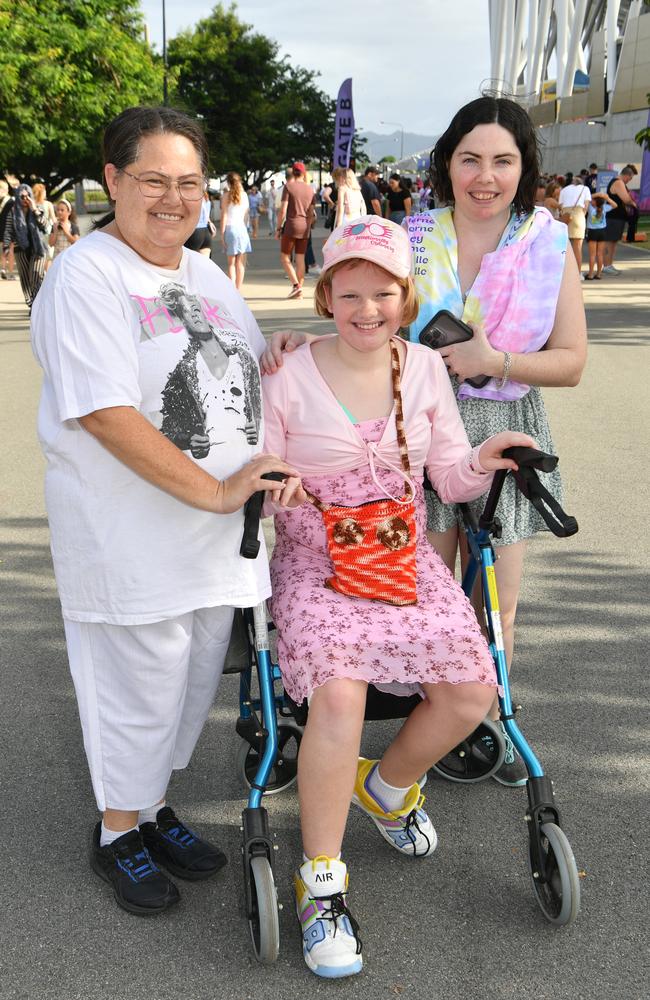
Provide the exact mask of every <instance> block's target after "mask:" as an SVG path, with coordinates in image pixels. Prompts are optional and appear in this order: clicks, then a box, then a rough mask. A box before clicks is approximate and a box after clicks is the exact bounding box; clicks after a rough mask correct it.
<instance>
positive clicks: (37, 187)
mask: <svg viewBox="0 0 650 1000" xmlns="http://www.w3.org/2000/svg"><path fill="white" fill-rule="evenodd" d="M32 193H33V195H34V201H35V202H36V204H37V205H40V204H41V202H42V201H45V196H46V191H45V185H44V184H40V183H38V182H37V183H36V184H32Z"/></svg>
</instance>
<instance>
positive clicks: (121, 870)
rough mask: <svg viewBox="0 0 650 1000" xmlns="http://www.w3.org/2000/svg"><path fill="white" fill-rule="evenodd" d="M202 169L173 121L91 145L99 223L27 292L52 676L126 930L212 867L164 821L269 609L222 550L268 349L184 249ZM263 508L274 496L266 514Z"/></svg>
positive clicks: (260, 461)
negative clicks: (72, 728) (56, 628)
mask: <svg viewBox="0 0 650 1000" xmlns="http://www.w3.org/2000/svg"><path fill="white" fill-rule="evenodd" d="M207 176H208V154H207V146H206V142H205V138H204V136H203V133H202V132H201V129H200V128H199V126H198V125H197V124H196V122H195V121H193V120H192V119H191V118H189V117H188V116H187V115H185V114H183V113H181V112H178V111H175V110H174V109H172V108H129V109H128V110H126V111H123V112H122V114H120V115H118V117H117V118H115V119H114V120H113V121H112V122H110V124H109V125H108V127H107V128H106V132H105V134H104V183H105V186H106V191H107V194H108V196H109V198H110V200H111V203H112V205H113V210H112V211H111V212H110V213H109V214H108V215H107V216H105V218H104V219H102V220H101V222H100V223H99V227H98V228H97V230H96V231H95V232H93V233H92V234H91V235H89V236H87V237H85V238H84V239H82V240H79V241H78V242H77V243H75V244H74V246H71V247H70V249H69V250H66V252H65V253H64V254H61V255H60V256H59V257H57V258H56V260H55V261H54V263H53V265H52V267H51V268H50V270H49V271H48V273H47V275H46V277H45V281H44V283H43V287H42V288H41V291H40V292H39V294H38V297H37V299H36V302H35V305H34V311H33V317H32V330H33V345H34V351H35V353H36V357H37V358H38V361H39V362H40V364H41V366H42V368H43V371H44V380H43V394H42V397H41V404H40V410H39V426H38V430H39V438H40V440H41V444H42V446H43V450H44V452H45V456H46V459H47V472H46V484H45V487H46V503H47V510H48V515H49V524H50V533H51V545H52V555H53V560H54V570H55V574H56V581H57V587H58V590H59V596H60V598H61V605H62V612H63V623H64V627H65V636H66V644H67V650H68V659H69V662H70V670H71V673H72V678H73V681H74V686H75V690H76V694H77V701H78V705H79V715H80V719H81V725H82V730H83V737H84V746H85V749H86V754H87V757H88V764H89V768H90V776H91V780H92V785H93V791H94V793H95V798H96V800H97V806H98V809H99V811H100V812H101V813H102V814H103V815H102V819H101V821H100V822H98V823H96V825H95V827H94V830H93V834H92V840H91V848H90V863H91V866H92V868H93V870H94V871H95V872H96V874H97V875H98V876H99V877H100V878H102V879H103V880H104V881H105V882H107V883H109V884H110V885H111V886H112V889H113V893H114V896H115V899H116V900H117V903H118V904H119V905H120V906H121V907H123V909H125V910H127V911H128V912H130V913H136V914H140V915H148V914H158V913H162V912H163V911H164V910H166V909H168V908H169V907H170V906H172V905H173V904H175V903H177V902H178V899H179V892H178V889H177V888H176V885H175V883H174V882H173V881H172V880H171V878H169V877H168V875H167V874H166V873H163V872H162V871H161V870H160V869H159V868H158V865H160V866H161V867H162V868H164V869H166V872H169V873H171V874H172V875H174V876H177V877H178V878H184V879H189V880H192V881H194V880H197V879H205V878H209V877H210V876H212V875H215V874H216V873H217V872H218V871H219V869H220V868H221V867H222V866H223V865H224V864H225V860H226V859H225V857H224V855H223V853H222V852H221V851H220V850H219V848H218V847H215V846H214V845H212V844H210V843H209V842H208V841H206V840H203V839H202V838H201V837H199V836H198V834H196V833H194V832H193V831H192V830H190V829H189V828H188V827H187V826H186V825H185V823H183V822H182V821H181V820H180V819H179V818H178V817H177V816H176V815H175V813H174V812H173V810H172V809H171V807H170V806H169V805H167V804H166V801H165V799H166V792H167V785H168V782H169V779H170V776H171V773H172V771H173V770H176V769H182V768H184V767H186V766H187V764H188V763H189V760H190V757H191V756H192V752H193V750H194V746H195V744H196V741H197V740H198V738H199V735H200V733H201V729H202V728H203V724H204V722H205V720H206V718H207V716H208V712H209V711H210V707H211V705H212V701H213V698H214V695H215V692H216V689H217V685H218V683H219V677H220V674H221V670H222V667H223V663H224V660H225V656H226V650H227V647H228V642H229V638H230V632H231V626H232V620H233V608H234V607H249V606H251V605H254V604H257V603H258V602H259V601H261V600H264V599H265V598H266V597H268V596H269V593H270V585H269V576H268V565H267V559H266V553H265V549H264V542H263V541H262V545H261V551H260V554H259V556H258V558H257V559H254V560H253V559H250V560H247V559H242V558H241V557H240V555H239V547H240V543H241V537H242V531H243V523H244V518H243V512H242V507H243V505H244V503H245V502H246V500H247V499H248V498H249V497H250V496H251V494H252V493H254V492H255V491H257V490H260V489H263V488H264V486H265V480H263V479H262V478H261V477H262V475H263V474H264V473H266V472H270V471H271V470H272V469H279V470H281V471H284V472H287V473H288V472H289V471H290V470H289V467H288V466H287V465H286V464H285V463H284V462H281V461H280V460H279V459H278V458H277V457H275V456H269V455H262V454H260V452H261V441H262V425H261V397H260V375H259V369H258V358H259V356H260V355H261V354H262V352H263V351H264V347H265V341H264V338H263V337H262V335H261V333H260V331H259V328H258V326H257V324H256V322H255V320H254V318H253V316H252V314H251V312H250V310H249V309H248V307H247V306H246V304H245V303H244V301H243V299H242V298H241V296H240V294H239V292H238V291H237V290H236V289H235V287H234V285H233V284H232V282H230V281H229V280H228V279H227V278H226V276H225V275H224V274H223V273H222V272H221V271H220V270H219V268H218V267H217V266H216V265H215V264H213V263H212V262H211V261H210V259H209V258H208V257H206V256H204V255H202V254H199V253H195V252H194V251H192V250H188V249H186V248H185V247H184V244H185V242H186V240H187V239H188V237H189V236H190V234H191V233H193V232H194V230H195V229H196V226H197V222H198V219H199V213H200V210H201V205H202V203H203V196H204V193H205V190H206V187H207ZM280 500H281V502H282V497H281V498H280Z"/></svg>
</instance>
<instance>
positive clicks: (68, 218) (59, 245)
mask: <svg viewBox="0 0 650 1000" xmlns="http://www.w3.org/2000/svg"><path fill="white" fill-rule="evenodd" d="M54 211H55V213H56V222H55V223H54V228H53V230H52V232H51V233H50V240H49V242H50V246H51V247H52V250H53V255H52V259H53V260H55V259H56V258H57V257H58V256H59V254H61V253H63V251H64V250H67V249H68V247H71V246H72V245H73V244H74V243H76V242H77V240H78V239H79V236H80V235H81V234H80V232H79V226H78V225H77V217H76V215H75V211H74V208H73V207H72V205H71V204H70V202H69V201H68V199H67V198H59V200H58V201H57V203H56V207H55V210H54Z"/></svg>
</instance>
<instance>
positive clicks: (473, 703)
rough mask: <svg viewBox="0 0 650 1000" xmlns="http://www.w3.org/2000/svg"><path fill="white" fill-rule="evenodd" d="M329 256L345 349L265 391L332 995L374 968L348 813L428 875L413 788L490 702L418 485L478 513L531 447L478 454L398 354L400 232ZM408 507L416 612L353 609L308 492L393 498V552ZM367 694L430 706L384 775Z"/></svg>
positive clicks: (312, 358) (319, 914) (445, 403)
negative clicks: (355, 810)
mask: <svg viewBox="0 0 650 1000" xmlns="http://www.w3.org/2000/svg"><path fill="white" fill-rule="evenodd" d="M323 255H324V261H325V263H324V266H323V273H322V274H321V277H320V278H319V281H318V284H317V286H316V304H317V305H316V308H317V311H318V312H319V314H320V315H322V316H329V317H333V318H334V322H335V324H336V328H337V331H338V333H337V334H335V335H332V336H326V337H319V338H317V339H316V340H314V341H312V342H311V343H306V344H304V345H303V346H302V347H300V348H299V349H298V350H295V351H293V352H292V353H290V354H285V355H284V363H283V366H282V367H281V368H280V369H279V371H278V373H277V374H275V375H272V376H269V377H267V378H265V379H264V380H263V388H264V398H265V408H266V409H265V412H266V435H267V436H266V443H265V449H266V450H267V451H272V452H274V453H275V454H277V455H280V456H282V457H283V458H286V461H287V462H289V463H290V464H291V465H292V466H293V468H295V469H299V470H300V472H301V476H302V479H301V480H297V479H289V480H288V481H287V482H286V483H285V485H284V488H283V489H282V490H279V491H278V492H277V494H276V498H279V499H280V500H281V502H282V504H283V505H284V508H285V509H283V510H279V509H277V513H276V519H275V522H276V547H275V551H274V553H273V558H272V561H271V576H272V586H273V598H272V602H271V612H272V614H273V618H274V620H275V623H276V625H277V628H278V643H279V645H278V652H279V659H280V663H281V665H282V674H283V680H284V684H285V687H286V689H287V691H288V692H289V694H290V695H291V697H292V698H293V699H294V700H295V701H297V702H301V701H302V700H303V699H304V698H308V699H309V718H308V721H307V726H306V729H305V732H304V736H303V739H302V745H301V748H300V756H299V761H298V788H299V797H300V813H301V826H302V837H303V849H304V857H303V863H302V864H301V865H300V867H299V869H298V871H297V873H296V876H295V892H296V906H297V911H298V916H299V919H300V922H301V926H302V930H303V953H304V957H305V961H306V963H307V965H308V967H309V968H310V969H311V970H312V971H313V972H315V973H316V974H317V975H319V976H324V977H327V978H334V977H340V976H347V975H353V974H354V973H358V972H360V970H361V965H362V958H361V941H360V939H359V932H358V925H357V922H356V921H355V920H354V918H353V917H352V916H351V914H350V911H349V909H348V906H347V899H346V896H347V886H348V876H347V870H346V866H345V863H344V861H343V860H342V859H341V854H340V852H341V844H342V840H343V834H344V831H345V825H346V820H347V815H348V810H349V806H350V801H351V800H352V801H353V802H354V804H355V805H356V806H358V807H359V808H360V809H362V810H363V812H365V813H366V814H367V815H368V816H369V817H370V818H371V820H372V821H373V823H374V824H375V826H376V827H377V829H378V831H379V833H380V834H381V836H382V837H383V838H384V840H385V841H387V842H388V844H390V846H391V847H393V848H394V849H396V850H398V851H399V852H400V853H401V854H403V855H405V856H406V857H407V858H409V859H410V858H426V857H429V856H430V855H431V854H432V853H433V851H434V849H435V846H436V833H435V830H434V828H433V825H432V823H431V820H430V819H429V817H428V816H427V814H426V812H425V811H424V809H423V808H422V805H423V802H424V797H423V796H422V794H421V792H420V787H419V785H418V782H417V779H418V778H419V777H420V776H421V775H422V774H423V773H424V772H426V770H427V769H428V768H429V767H430V766H431V765H432V764H434V763H435V762H436V761H437V760H439V759H440V758H441V757H443V756H444V755H445V754H446V753H448V752H449V750H451V749H452V748H453V747H454V746H456V745H457V744H458V742H459V741H460V740H461V739H462V738H464V737H465V736H467V735H468V734H469V733H470V732H471V731H472V730H473V729H474V728H475V727H476V726H477V725H478V723H479V722H480V721H481V720H482V719H483V718H484V716H485V714H486V712H487V710H488V708H489V706H490V703H491V701H492V697H493V695H494V688H495V683H496V681H495V675H494V670H493V664H492V660H491V658H490V655H489V652H488V649H487V646H486V644H485V641H484V640H483V638H482V636H481V632H480V629H479V626H478V623H477V620H476V616H475V614H474V611H473V610H472V607H471V605H470V604H469V602H468V601H467V600H466V598H465V596H464V594H463V592H462V590H461V589H460V587H459V586H458V584H457V583H456V581H455V580H454V578H453V576H452V574H451V573H450V572H449V570H448V569H447V568H446V566H445V565H444V563H443V561H442V559H441V558H440V557H439V556H438V555H437V553H436V552H434V550H433V549H432V548H431V547H430V546H429V544H428V542H427V539H426V533H425V528H426V524H425V521H426V515H425V506H424V498H423V491H422V479H423V470H424V469H425V468H426V470H427V473H428V475H429V478H430V479H431V481H432V483H433V484H434V485H435V487H436V489H437V490H438V492H439V493H440V494H441V495H442V496H443V497H444V498H445V499H446V500H458V501H460V500H467V499H473V498H475V497H478V496H479V495H480V494H482V493H484V492H485V490H487V489H488V488H489V486H490V483H491V480H492V476H491V473H492V472H493V471H494V470H495V469H499V468H513V467H514V463H513V462H512V461H509V460H508V459H504V458H503V457H502V452H503V449H504V448H507V447H509V446H511V445H515V444H523V445H532V444H533V442H532V440H531V438H529V437H528V436H526V435H524V434H517V433H510V432H504V433H501V434H497V435H496V436H495V437H493V438H491V439H490V440H488V441H486V442H485V443H484V444H482V445H480V446H479V447H476V448H474V449H471V448H470V446H469V443H468V440H467V436H466V434H465V430H464V428H463V424H462V421H461V419H460V416H459V414H458V409H457V407H456V402H455V399H454V395H453V392H452V389H451V386H450V383H449V378H448V376H447V372H446V370H445V366H444V363H443V361H442V359H441V358H440V356H439V355H438V354H437V353H436V352H434V351H431V350H429V349H428V348H426V347H422V346H421V345H419V344H409V343H406V342H404V341H403V340H402V339H400V338H399V337H398V336H397V334H398V331H399V329H400V327H403V326H405V325H407V324H408V323H410V322H412V320H413V318H414V316H415V315H416V313H417V304H416V299H415V296H414V289H413V283H412V280H411V278H410V277H409V273H410V268H411V260H410V250H409V241H408V237H407V235H406V233H405V232H404V231H403V230H402V229H401V228H400V227H399V226H397V225H394V224H393V223H391V222H388V221H384V220H382V219H379V218H377V216H367V215H366V216H362V217H361V218H360V219H358V220H356V221H355V222H354V223H352V224H350V225H347V226H343V227H341V228H339V229H337V230H335V231H334V232H333V233H332V235H331V236H330V237H329V239H328V240H327V243H326V244H325V247H324V249H323ZM395 368H397V369H398V372H399V377H398V378H396V379H394V378H393V375H392V373H393V371H394V370H395ZM402 409H403V422H402V421H401V420H400V413H401V411H402ZM402 431H403V432H404V433H402ZM404 437H405V442H406V452H407V453H408V462H403V454H404V448H403V443H404ZM400 444H402V447H400ZM409 466H410V468H409ZM411 490H413V492H414V496H415V499H414V507H415V521H416V526H415V562H416V580H417V603H413V604H407V605H404V606H398V605H395V604H391V603H382V602H380V601H379V600H373V599H364V598H360V597H351V596H346V595H345V594H344V593H342V592H340V590H341V589H343V588H342V587H341V581H340V580H338V579H336V574H333V566H332V561H331V559H330V556H329V554H328V548H327V541H326V532H325V528H324V524H323V516H322V514H321V513H320V512H319V510H318V509H317V508H316V507H315V506H314V503H313V502H312V503H307V502H305V501H306V500H307V493H306V491H309V493H310V494H311V495H312V496H313V497H314V498H317V500H318V501H322V502H323V504H325V505H327V504H331V503H334V504H344V505H351V506H354V505H360V504H363V503H366V502H368V501H373V500H377V499H380V498H385V497H389V498H393V500H396V501H397V503H398V504H402V505H403V509H404V511H405V513H404V516H403V518H397V517H396V518H393V521H392V522H391V525H390V526H389V527H390V528H391V531H390V533H389V535H388V537H387V539H386V541H385V543H384V544H385V545H386V548H387V549H397V548H399V547H400V546H401V545H403V544H405V543H409V544H410V543H412V542H413V539H412V537H411V538H409V529H408V528H407V525H406V523H405V522H407V520H408V515H407V513H406V511H407V508H408V499H407V498H408V495H409V493H410V491H411ZM286 507H290V508H292V509H289V510H287V509H286ZM401 509H402V508H401V507H400V510H401ZM398 521H399V522H401V524H399V525H398V524H397V522H398ZM340 525H344V526H345V528H346V530H345V532H344V535H345V536H347V537H339V539H338V541H339V542H341V544H343V543H344V542H346V541H348V542H351V544H352V546H354V544H355V542H357V541H359V534H358V530H357V529H358V525H357V524H356V522H355V521H354V518H353V517H350V518H347V519H345V521H343V522H339V525H338V526H340ZM405 529H406V530H405ZM336 537H337V536H336V532H335V534H334V538H335V539H336ZM377 538H381V533H380V531H379V528H378V529H377ZM326 581H329V584H328V585H326ZM372 582H373V581H371V583H372ZM333 588H337V589H333ZM369 682H372V683H373V684H375V685H377V686H379V687H380V688H382V689H388V690H391V691H393V693H397V694H402V695H408V694H413V693H414V692H417V693H418V694H419V695H420V696H421V699H422V700H421V702H420V703H419V704H418V705H417V707H416V708H415V710H414V711H413V712H412V713H411V714H410V715H409V717H408V718H407V720H406V721H405V722H404V724H403V726H402V728H401V730H400V732H399V733H398V735H397V737H396V738H395V740H394V741H393V743H392V744H391V745H390V746H389V747H388V750H387V751H386V753H385V754H384V756H383V758H382V760H381V761H376V760H365V759H363V758H361V759H360V758H359V747H360V740H361V729H362V725H363V717H364V706H365V700H366V688H367V685H368V683H369Z"/></svg>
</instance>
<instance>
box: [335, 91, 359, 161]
mask: <svg viewBox="0 0 650 1000" xmlns="http://www.w3.org/2000/svg"><path fill="white" fill-rule="evenodd" d="M353 138H354V112H353V110H352V77H350V78H349V79H348V80H344V81H343V83H342V84H341V88H340V90H339V96H338V97H337V99H336V125H335V127H334V155H333V157H332V169H334V167H349V166H350V154H351V152H352V139H353Z"/></svg>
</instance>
